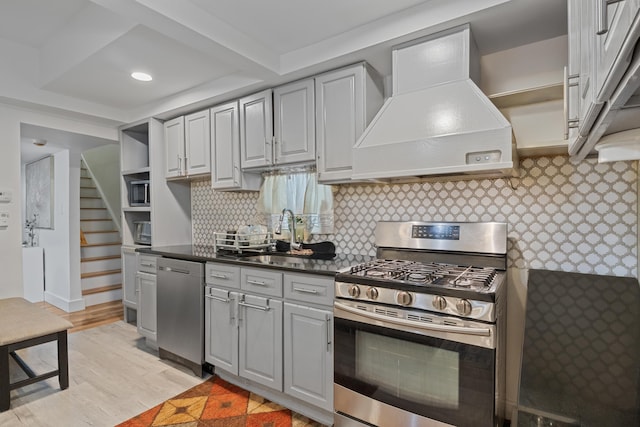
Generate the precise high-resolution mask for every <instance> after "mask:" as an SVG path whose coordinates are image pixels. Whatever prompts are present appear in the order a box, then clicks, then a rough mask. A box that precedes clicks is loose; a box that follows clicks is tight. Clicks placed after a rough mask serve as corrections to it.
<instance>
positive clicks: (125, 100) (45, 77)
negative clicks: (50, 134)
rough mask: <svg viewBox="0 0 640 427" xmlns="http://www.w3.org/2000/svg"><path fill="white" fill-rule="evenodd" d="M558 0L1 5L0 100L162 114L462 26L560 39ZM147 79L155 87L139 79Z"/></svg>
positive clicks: (122, 119)
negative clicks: (141, 75)
mask: <svg viewBox="0 0 640 427" xmlns="http://www.w3.org/2000/svg"><path fill="white" fill-rule="evenodd" d="M566 19H567V16H566V2H565V1H563V0H426V1H425V0H423V1H421V0H393V1H389V0H322V1H317V0H314V1H312V0H55V1H51V0H2V1H0V55H1V57H2V58H3V59H2V61H1V62H0V102H5V103H13V104H19V105H22V106H28V107H31V108H44V109H48V110H56V111H59V112H60V110H62V112H64V113H65V114H71V115H78V116H82V117H84V118H88V119H92V120H98V121H103V122H106V123H113V124H118V123H126V122H132V121H135V120H138V119H141V118H145V117H149V116H156V117H160V118H168V117H172V116H176V115H178V114H181V113H184V112H187V111H194V110H196V109H197V108H201V107H204V106H207V105H213V104H215V103H216V102H222V101H226V100H228V99H231V98H233V97H237V96H241V95H244V94H248V93H251V91H255V90H259V89H262V88H265V87H270V86H274V85H277V84H279V83H283V82H285V81H291V80H294V79H296V78H301V77H305V76H309V75H312V74H314V73H317V72H321V71H325V70H328V69H331V68H335V67H338V66H342V65H346V64H349V63H353V62H356V61H360V60H367V61H369V62H370V63H371V64H372V65H373V66H374V68H376V69H377V70H378V72H380V73H381V74H382V75H389V74H390V72H391V65H390V64H391V47H392V46H393V45H395V44H397V43H400V42H403V41H407V40H410V39H413V38H416V37H419V36H422V35H425V34H429V33H433V32H435V31H438V30H442V29H445V28H447V27H451V26H453V25H457V24H461V23H465V22H470V23H471V28H472V31H473V33H474V36H475V38H476V41H477V44H478V47H479V49H480V52H481V54H487V53H491V52H495V51H499V50H503V49H507V48H511V47H514V46H518V45H522V44H526V43H531V42H534V41H539V40H543V39H548V38H551V37H556V36H559V35H562V34H566ZM133 71H145V72H148V73H149V74H151V75H152V76H153V81H151V82H146V83H144V82H138V81H135V80H133V79H132V78H131V77H130V74H131V72H133Z"/></svg>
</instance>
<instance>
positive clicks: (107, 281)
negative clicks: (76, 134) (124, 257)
mask: <svg viewBox="0 0 640 427" xmlns="http://www.w3.org/2000/svg"><path fill="white" fill-rule="evenodd" d="M80 236H81V238H80V240H81V242H80V273H81V275H80V278H81V282H82V296H83V298H84V303H85V306H86V307H89V306H92V305H96V304H102V303H105V302H110V301H119V300H122V264H121V260H120V246H121V245H122V242H121V239H120V233H119V232H118V230H117V228H116V226H115V224H114V223H113V221H112V220H111V216H110V215H109V211H108V210H107V208H106V207H105V205H104V203H103V201H102V198H101V197H100V194H99V192H98V189H97V188H96V186H95V183H94V182H93V179H92V178H91V176H90V174H89V171H88V170H87V168H86V167H85V165H84V162H83V163H82V168H81V169H80Z"/></svg>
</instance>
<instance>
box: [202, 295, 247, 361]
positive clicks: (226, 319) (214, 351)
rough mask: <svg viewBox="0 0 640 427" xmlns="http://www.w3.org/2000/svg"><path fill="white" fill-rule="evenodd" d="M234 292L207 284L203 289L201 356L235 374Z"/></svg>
mask: <svg viewBox="0 0 640 427" xmlns="http://www.w3.org/2000/svg"><path fill="white" fill-rule="evenodd" d="M237 301H238V293H237V292H232V291H229V290H225V289H219V288H214V287H212V286H207V287H206V290H205V322H206V323H205V325H206V326H205V348H204V351H205V353H204V359H205V360H206V361H207V362H208V363H211V364H212V365H214V366H215V367H217V368H220V369H224V370H225V371H228V372H231V373H235V374H237V373H238V351H239V347H238V323H237V320H236V318H235V313H236V312H237V306H236V303H237Z"/></svg>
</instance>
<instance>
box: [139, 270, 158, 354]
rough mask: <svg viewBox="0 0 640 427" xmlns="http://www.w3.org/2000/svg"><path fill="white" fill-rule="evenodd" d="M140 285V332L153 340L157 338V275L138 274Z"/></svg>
mask: <svg viewBox="0 0 640 427" xmlns="http://www.w3.org/2000/svg"><path fill="white" fill-rule="evenodd" d="M137 285H138V333H139V334H140V335H142V336H143V337H146V338H149V339H151V340H153V341H156V340H157V335H156V333H157V330H158V328H157V323H158V316H157V308H156V307H157V302H156V276H155V275H153V274H148V273H140V272H139V273H138V274H137Z"/></svg>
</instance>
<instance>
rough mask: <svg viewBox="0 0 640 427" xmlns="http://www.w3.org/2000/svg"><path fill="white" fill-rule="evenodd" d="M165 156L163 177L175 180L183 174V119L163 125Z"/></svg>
mask: <svg viewBox="0 0 640 427" xmlns="http://www.w3.org/2000/svg"><path fill="white" fill-rule="evenodd" d="M164 145H165V156H166V169H165V177H167V178H175V177H177V176H182V175H183V174H184V164H183V163H184V117H177V118H175V119H173V120H169V121H168V122H165V123H164Z"/></svg>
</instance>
